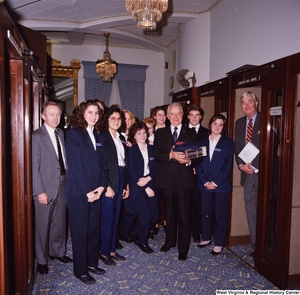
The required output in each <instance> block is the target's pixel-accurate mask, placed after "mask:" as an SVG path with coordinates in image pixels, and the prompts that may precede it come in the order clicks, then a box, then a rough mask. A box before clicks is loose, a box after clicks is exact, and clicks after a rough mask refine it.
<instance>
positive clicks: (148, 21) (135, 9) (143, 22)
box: [125, 0, 168, 31]
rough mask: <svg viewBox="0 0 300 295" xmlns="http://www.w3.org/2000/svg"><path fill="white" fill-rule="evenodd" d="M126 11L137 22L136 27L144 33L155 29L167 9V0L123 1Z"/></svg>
mask: <svg viewBox="0 0 300 295" xmlns="http://www.w3.org/2000/svg"><path fill="white" fill-rule="evenodd" d="M125 2H126V9H127V11H129V12H130V13H131V15H132V18H133V19H134V20H136V21H137V26H138V27H139V28H142V29H143V30H145V31H153V30H155V29H156V23H158V22H159V21H161V19H162V14H163V13H164V12H166V10H167V9H168V0H125Z"/></svg>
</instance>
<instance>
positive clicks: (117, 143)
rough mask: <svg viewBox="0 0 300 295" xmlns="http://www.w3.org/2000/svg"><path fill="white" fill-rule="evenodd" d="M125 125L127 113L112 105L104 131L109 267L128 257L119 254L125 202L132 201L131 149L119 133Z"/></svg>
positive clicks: (104, 247) (104, 232)
mask: <svg viewBox="0 0 300 295" xmlns="http://www.w3.org/2000/svg"><path fill="white" fill-rule="evenodd" d="M122 123H125V116H124V113H123V111H122V110H121V109H120V108H119V106H117V105H112V106H110V107H109V108H108V109H107V110H106V112H105V116H104V125H105V126H104V130H103V131H102V132H101V134H102V135H103V137H104V138H105V140H106V143H107V156H108V182H107V188H106V190H105V193H104V196H103V197H102V198H101V205H102V207H101V250H100V252H101V254H100V259H101V260H102V261H103V263H105V264H106V265H109V266H112V265H116V263H115V261H123V260H126V258H125V257H124V256H122V255H119V254H118V253H117V252H116V242H117V229H118V223H119V217H120V212H121V205H122V199H125V198H128V194H129V184H128V177H127V156H126V153H127V147H126V143H125V138H124V136H122V135H121V134H120V133H119V132H118V130H119V129H120V127H121V126H122Z"/></svg>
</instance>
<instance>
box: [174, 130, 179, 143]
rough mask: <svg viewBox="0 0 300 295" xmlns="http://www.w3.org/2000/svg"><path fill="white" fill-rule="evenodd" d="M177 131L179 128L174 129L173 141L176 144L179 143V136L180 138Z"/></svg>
mask: <svg viewBox="0 0 300 295" xmlns="http://www.w3.org/2000/svg"><path fill="white" fill-rule="evenodd" d="M177 129H178V128H177V127H174V132H173V139H174V141H175V142H176V141H177V136H178V134H177Z"/></svg>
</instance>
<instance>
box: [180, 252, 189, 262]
mask: <svg viewBox="0 0 300 295" xmlns="http://www.w3.org/2000/svg"><path fill="white" fill-rule="evenodd" d="M178 259H179V260H180V261H184V260H186V259H187V254H186V253H179V255H178Z"/></svg>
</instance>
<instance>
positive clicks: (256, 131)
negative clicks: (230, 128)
mask: <svg viewBox="0 0 300 295" xmlns="http://www.w3.org/2000/svg"><path fill="white" fill-rule="evenodd" d="M246 124H247V117H246V116H244V117H242V118H240V119H238V120H237V121H236V122H235V139H234V152H235V158H236V162H237V164H238V165H240V164H246V163H244V162H243V160H242V159H240V158H239V157H238V154H239V153H240V152H241V151H242V149H243V148H244V147H245V145H246ZM251 142H252V143H253V144H254V145H255V146H256V147H257V148H258V149H259V148H260V112H257V116H256V120H255V123H254V126H253V131H252V139H251ZM252 165H253V166H254V167H255V168H257V169H259V154H258V155H257V156H256V157H255V158H254V159H253V161H252ZM246 176H247V174H246V173H245V172H243V171H241V185H244V183H245V180H246Z"/></svg>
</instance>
